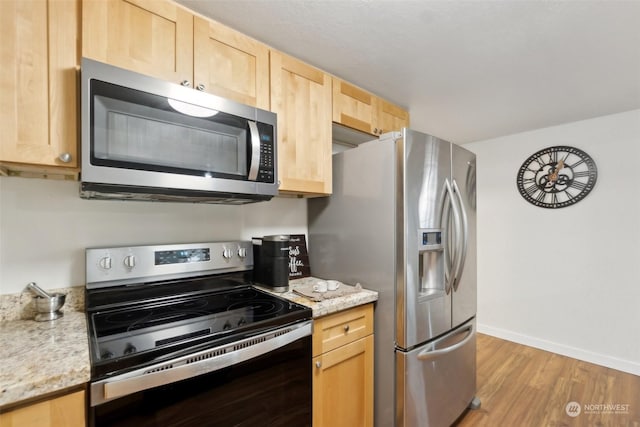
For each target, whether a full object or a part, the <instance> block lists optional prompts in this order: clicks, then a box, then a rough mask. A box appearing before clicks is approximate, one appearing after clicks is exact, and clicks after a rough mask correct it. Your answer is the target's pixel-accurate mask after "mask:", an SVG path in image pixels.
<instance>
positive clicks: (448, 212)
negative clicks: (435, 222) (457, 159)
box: [442, 178, 460, 295]
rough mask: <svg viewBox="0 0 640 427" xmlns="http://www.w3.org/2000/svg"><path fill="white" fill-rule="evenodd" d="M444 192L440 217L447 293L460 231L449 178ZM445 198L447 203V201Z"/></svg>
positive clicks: (457, 251) (458, 216) (453, 271)
mask: <svg viewBox="0 0 640 427" xmlns="http://www.w3.org/2000/svg"><path fill="white" fill-rule="evenodd" d="M443 187H444V194H445V197H443V201H444V203H443V207H442V212H443V215H442V218H443V224H442V226H443V229H444V230H445V231H446V233H447V234H446V238H445V239H443V241H444V242H445V248H444V257H445V292H446V294H447V295H449V292H451V289H452V288H453V281H454V279H455V268H456V265H457V263H458V257H459V247H460V244H459V239H460V233H459V228H460V226H459V223H460V213H459V212H458V209H457V206H456V204H455V202H454V199H453V197H454V196H453V189H452V188H451V184H450V183H449V179H448V178H447V179H445V180H444V184H443ZM447 198H448V199H449V200H448V203H447ZM452 214H453V228H452V229H451V234H452V235H453V236H449V230H450V227H449V224H450V221H451V216H452ZM450 242H453V243H452V245H453V248H449V243H450ZM451 249H453V251H451ZM451 252H453V255H451V256H450V253H451Z"/></svg>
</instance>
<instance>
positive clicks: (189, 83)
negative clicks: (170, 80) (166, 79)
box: [180, 80, 191, 87]
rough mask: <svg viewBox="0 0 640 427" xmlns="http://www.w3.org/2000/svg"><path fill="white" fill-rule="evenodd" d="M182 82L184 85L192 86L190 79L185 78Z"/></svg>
mask: <svg viewBox="0 0 640 427" xmlns="http://www.w3.org/2000/svg"><path fill="white" fill-rule="evenodd" d="M180 84H181V85H182V86H184V87H191V82H190V81H189V80H183V81H181V82H180Z"/></svg>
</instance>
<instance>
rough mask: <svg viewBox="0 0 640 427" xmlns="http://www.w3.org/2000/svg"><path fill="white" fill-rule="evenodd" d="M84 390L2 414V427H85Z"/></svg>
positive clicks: (0, 417) (0, 420)
mask: <svg viewBox="0 0 640 427" xmlns="http://www.w3.org/2000/svg"><path fill="white" fill-rule="evenodd" d="M84 408H85V394H84V390H80V391H76V392H73V393H69V394H65V395H62V396H60V397H52V398H51V399H48V400H44V401H41V402H37V403H34V404H31V405H28V406H23V407H19V408H16V409H13V410H10V411H9V412H5V413H1V414H0V426H2V427H62V426H64V427H84V426H85V422H86V416H85V410H84Z"/></svg>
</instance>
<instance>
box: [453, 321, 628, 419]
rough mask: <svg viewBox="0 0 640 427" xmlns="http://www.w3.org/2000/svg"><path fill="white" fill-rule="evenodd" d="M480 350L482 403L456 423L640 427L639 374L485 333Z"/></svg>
mask: <svg viewBox="0 0 640 427" xmlns="http://www.w3.org/2000/svg"><path fill="white" fill-rule="evenodd" d="M477 354H478V358H477V363H478V375H477V390H478V391H477V396H478V397H479V398H480V400H481V401H482V406H481V408H480V409H478V410H467V412H466V413H465V414H463V416H462V417H461V418H460V419H459V420H458V421H457V422H456V424H454V425H455V426H456V427H469V426H487V427H503V426H504V427H511V426H513V427H560V426H579V427H582V426H584V427H591V426H594V427H640V377H639V376H636V375H631V374H627V373H624V372H620V371H616V370H614V369H609V368H605V367H602V366H598V365H594V364H591V363H587V362H582V361H580V360H576V359H572V358H569V357H564V356H560V355H557V354H554V353H550V352H547V351H543V350H538V349H535V348H532V347H527V346H524V345H520V344H515V343H513V342H510V341H505V340H501V339H498V338H494V337H491V336H488V335H482V334H478V353H477ZM569 402H576V403H579V404H580V413H579V414H578V415H577V416H575V417H570V416H569V415H567V412H566V410H565V409H566V406H567V404H568V403H569ZM604 405H619V406H618V407H617V410H618V412H617V413H616V412H612V411H611V409H612V408H611V407H609V408H607V407H605V406H604ZM621 405H627V406H621ZM607 409H609V411H607ZM613 409H614V410H615V408H613Z"/></svg>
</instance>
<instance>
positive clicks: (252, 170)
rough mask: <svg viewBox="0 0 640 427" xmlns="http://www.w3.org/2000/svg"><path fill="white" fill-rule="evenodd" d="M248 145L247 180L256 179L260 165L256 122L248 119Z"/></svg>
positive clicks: (258, 136)
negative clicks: (249, 159) (249, 152)
mask: <svg viewBox="0 0 640 427" xmlns="http://www.w3.org/2000/svg"><path fill="white" fill-rule="evenodd" d="M248 123H249V145H250V147H251V162H250V163H249V175H248V179H249V181H255V180H257V179H258V168H259V167H260V134H259V133H258V125H257V124H256V122H252V121H249V122H248Z"/></svg>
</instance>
